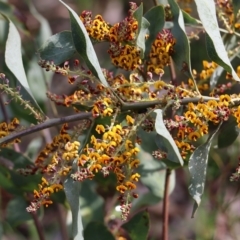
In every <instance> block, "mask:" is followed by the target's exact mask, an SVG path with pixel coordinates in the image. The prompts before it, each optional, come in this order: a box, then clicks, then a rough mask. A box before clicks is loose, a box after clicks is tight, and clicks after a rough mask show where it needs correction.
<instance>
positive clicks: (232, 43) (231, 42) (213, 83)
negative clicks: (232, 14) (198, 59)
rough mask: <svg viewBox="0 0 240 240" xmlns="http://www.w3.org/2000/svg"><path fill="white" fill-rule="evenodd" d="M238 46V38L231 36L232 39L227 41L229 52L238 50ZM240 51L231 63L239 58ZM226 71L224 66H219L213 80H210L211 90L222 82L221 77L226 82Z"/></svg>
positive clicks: (232, 58) (231, 58) (235, 54)
mask: <svg viewBox="0 0 240 240" xmlns="http://www.w3.org/2000/svg"><path fill="white" fill-rule="evenodd" d="M236 44H237V38H236V36H231V39H229V41H227V45H226V49H227V50H228V51H231V50H232V49H234V48H236ZM239 53H240V50H238V51H236V52H235V53H234V54H233V55H232V56H231V57H230V61H231V62H232V61H233V60H234V59H235V58H236V57H239ZM224 71H225V69H224V68H223V67H222V66H218V67H217V68H216V69H215V71H214V72H213V74H212V76H211V78H210V89H211V90H212V89H213V88H215V87H216V85H217V84H219V83H220V82H221V78H220V77H221V76H222V77H223V78H224V83H225V81H226V77H225V76H224V75H223V72H224Z"/></svg>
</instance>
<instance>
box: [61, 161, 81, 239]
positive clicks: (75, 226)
mask: <svg viewBox="0 0 240 240" xmlns="http://www.w3.org/2000/svg"><path fill="white" fill-rule="evenodd" d="M74 165H75V163H74ZM64 191H65V194H66V198H67V201H68V203H69V205H70V208H71V212H72V237H73V239H74V240H83V225H82V217H81V209H80V203H79V197H80V196H79V194H80V182H77V181H74V180H73V179H72V178H71V177H68V178H67V179H66V180H65V181H64Z"/></svg>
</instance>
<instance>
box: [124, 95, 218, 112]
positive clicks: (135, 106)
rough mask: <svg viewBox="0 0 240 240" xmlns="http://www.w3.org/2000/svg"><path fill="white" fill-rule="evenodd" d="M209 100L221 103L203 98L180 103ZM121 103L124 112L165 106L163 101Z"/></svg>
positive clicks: (185, 99)
mask: <svg viewBox="0 0 240 240" xmlns="http://www.w3.org/2000/svg"><path fill="white" fill-rule="evenodd" d="M209 100H216V101H219V98H215V97H208V96H201V97H194V98H184V99H181V100H179V101H180V103H181V104H182V105H186V104H188V103H190V102H192V103H197V102H199V101H204V102H206V101H209ZM121 103H122V108H121V109H122V111H124V110H140V109H144V108H150V107H155V106H156V105H163V101H162V99H159V100H155V101H142V102H131V103H126V102H123V101H121ZM165 105H166V104H165Z"/></svg>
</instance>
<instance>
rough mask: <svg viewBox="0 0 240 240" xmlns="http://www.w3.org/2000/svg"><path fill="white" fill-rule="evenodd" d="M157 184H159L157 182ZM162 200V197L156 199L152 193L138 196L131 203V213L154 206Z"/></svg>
mask: <svg viewBox="0 0 240 240" xmlns="http://www.w3.org/2000/svg"><path fill="white" fill-rule="evenodd" d="M158 183H159V182H158ZM161 200H162V197H161V198H160V197H157V196H156V195H154V194H153V193H152V192H147V193H144V194H140V195H139V197H138V198H136V199H134V201H133V202H132V208H131V212H136V211H138V210H140V209H143V208H146V207H149V206H152V205H155V204H157V203H159V202H160V201H161Z"/></svg>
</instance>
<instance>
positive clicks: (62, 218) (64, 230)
mask: <svg viewBox="0 0 240 240" xmlns="http://www.w3.org/2000/svg"><path fill="white" fill-rule="evenodd" d="M57 215H58V223H59V226H60V232H61V236H62V239H69V238H68V232H67V228H66V219H65V216H64V215H65V210H64V209H63V207H62V205H61V204H59V203H57Z"/></svg>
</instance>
